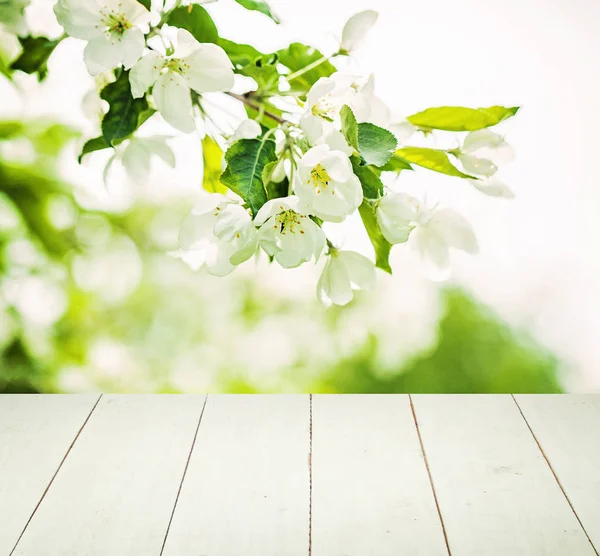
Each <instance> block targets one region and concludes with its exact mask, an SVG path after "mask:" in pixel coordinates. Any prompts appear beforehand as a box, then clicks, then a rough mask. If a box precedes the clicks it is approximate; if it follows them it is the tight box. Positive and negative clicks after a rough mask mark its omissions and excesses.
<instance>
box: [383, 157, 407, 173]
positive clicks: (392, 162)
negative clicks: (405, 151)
mask: <svg viewBox="0 0 600 556" xmlns="http://www.w3.org/2000/svg"><path fill="white" fill-rule="evenodd" d="M412 169H413V167H412V166H411V165H410V164H409V162H408V161H407V160H405V159H404V158H402V157H401V156H398V155H397V154H395V153H394V154H393V155H392V158H390V159H389V160H388V161H387V163H386V164H385V166H382V167H381V168H380V170H381V171H382V172H396V173H398V174H399V173H400V172H401V171H402V170H412Z"/></svg>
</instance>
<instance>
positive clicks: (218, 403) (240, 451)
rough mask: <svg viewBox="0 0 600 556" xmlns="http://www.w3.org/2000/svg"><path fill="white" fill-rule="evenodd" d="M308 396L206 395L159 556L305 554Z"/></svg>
mask: <svg viewBox="0 0 600 556" xmlns="http://www.w3.org/2000/svg"><path fill="white" fill-rule="evenodd" d="M308 454H309V398H308V396H255V395H253V396H209V398H208V402H207V404H206V409H205V412H204V417H203V419H202V424H201V426H200V430H199V432H198V438H197V441H196V445H195V448H194V451H193V453H192V457H191V460H190V464H189V467H188V470H187V473H186V477H185V480H184V482H183V487H182V490H181V494H180V496H179V500H178V502H177V506H176V509H175V514H174V516H173V522H172V524H171V528H170V531H169V534H168V536H167V542H166V545H165V550H164V555H165V556H186V555H190V556H192V555H193V556H199V555H206V556H238V555H240V556H241V555H244V556H306V554H307V548H308V508H309V506H308V499H309V482H308Z"/></svg>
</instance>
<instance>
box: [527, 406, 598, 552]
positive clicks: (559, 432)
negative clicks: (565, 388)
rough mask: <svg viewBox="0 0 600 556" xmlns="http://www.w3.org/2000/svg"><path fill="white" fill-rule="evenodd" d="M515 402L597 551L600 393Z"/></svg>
mask: <svg viewBox="0 0 600 556" xmlns="http://www.w3.org/2000/svg"><path fill="white" fill-rule="evenodd" d="M516 400H517V402H518V404H519V407H520V408H521V410H522V412H523V415H524V416H525V418H526V419H527V422H528V423H529V426H530V427H531V429H532V431H533V434H534V435H535V437H536V438H537V440H538V442H539V443H540V446H541V447H542V450H543V451H544V454H545V455H546V457H547V458H548V460H549V461H550V465H551V466H552V469H553V470H554V472H555V473H556V476H557V478H558V480H559V481H560V484H561V485H562V488H563V489H564V491H565V494H566V495H567V496H568V498H569V500H570V502H571V504H572V505H573V508H574V510H575V512H576V514H577V515H578V517H579V519H580V520H581V523H582V525H583V527H584V528H585V530H586V532H587V534H588V535H589V537H590V539H591V541H592V543H593V544H594V546H595V547H596V551H597V552H600V477H599V476H598V475H599V472H600V396H599V395H560V396H556V395H553V396H551V395H546V396H542V395H520V396H516Z"/></svg>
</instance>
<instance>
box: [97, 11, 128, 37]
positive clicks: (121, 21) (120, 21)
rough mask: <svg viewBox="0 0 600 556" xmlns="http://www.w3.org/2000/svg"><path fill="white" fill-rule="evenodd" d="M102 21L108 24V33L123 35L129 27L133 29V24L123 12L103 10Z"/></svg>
mask: <svg viewBox="0 0 600 556" xmlns="http://www.w3.org/2000/svg"><path fill="white" fill-rule="evenodd" d="M100 13H101V14H102V23H103V25H105V26H106V33H107V34H109V35H117V36H119V37H122V36H123V33H125V31H127V29H131V27H132V25H131V23H130V22H129V20H128V19H127V17H126V16H125V14H123V13H119V12H115V11H113V10H110V11H101V12H100Z"/></svg>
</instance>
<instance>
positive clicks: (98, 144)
mask: <svg viewBox="0 0 600 556" xmlns="http://www.w3.org/2000/svg"><path fill="white" fill-rule="evenodd" d="M108 148H110V145H109V144H108V143H107V142H106V141H105V140H104V137H102V135H101V136H100V137H94V138H93V139H90V140H89V141H86V142H85V144H84V145H83V147H82V149H81V153H80V155H79V157H78V158H77V162H79V163H80V164H81V160H82V159H83V157H84V156H85V155H86V154H88V153H93V152H94V151H101V150H102V149H108Z"/></svg>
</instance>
